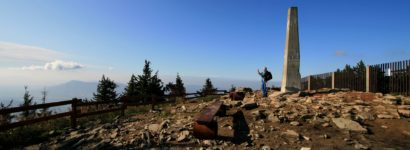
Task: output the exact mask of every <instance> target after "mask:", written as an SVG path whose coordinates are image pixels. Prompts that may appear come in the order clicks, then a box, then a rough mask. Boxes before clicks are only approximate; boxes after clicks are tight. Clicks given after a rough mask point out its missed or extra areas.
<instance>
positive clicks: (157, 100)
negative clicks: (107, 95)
mask: <svg viewBox="0 0 410 150" xmlns="http://www.w3.org/2000/svg"><path fill="white" fill-rule="evenodd" d="M226 93H227V91H226V90H217V91H216V92H215V93H213V94H208V95H223V94H226ZM191 95H194V96H193V97H190V96H191ZM202 96H204V95H203V94H201V93H187V94H186V97H184V98H185V99H187V100H189V99H194V98H198V97H202ZM175 102H176V97H175V96H171V95H165V96H161V97H158V96H150V97H145V98H141V97H123V98H121V99H120V100H112V101H93V102H82V101H81V100H80V99H76V98H74V99H72V100H66V101H60V102H51V103H45V104H37V105H31V106H23V107H12V108H3V109H0V115H1V116H7V115H9V114H12V113H18V112H22V111H29V110H35V109H42V108H50V107H56V106H64V105H71V111H68V112H62V113H57V114H52V115H48V116H44V117H39V118H33V119H28V120H21V121H18V122H11V123H7V124H0V131H5V130H9V129H12V128H16V127H20V126H25V125H30V124H34V123H38V122H43V121H47V120H53V119H58V118H62V117H68V116H70V122H71V127H72V128H76V127H77V119H78V118H82V117H86V116H92V115H98V114H103V113H109V112H115V111H121V115H122V116H124V114H125V110H126V109H127V106H141V105H151V106H152V107H153V108H154V105H158V104H165V103H175ZM103 104H105V105H114V106H115V107H114V108H108V109H103V110H97V111H92V112H85V113H82V112H81V111H79V108H81V107H83V106H96V107H98V105H103Z"/></svg>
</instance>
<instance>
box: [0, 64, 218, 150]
mask: <svg viewBox="0 0 410 150" xmlns="http://www.w3.org/2000/svg"><path fill="white" fill-rule="evenodd" d="M116 87H117V84H115V82H114V81H112V80H110V79H109V78H108V77H105V75H103V76H102V78H101V80H100V81H99V83H98V86H97V90H96V93H93V95H94V98H93V99H92V100H91V101H111V100H117V99H118V94H117V93H116V91H115V88H116ZM24 89H25V93H24V97H23V99H24V102H23V103H22V104H21V105H20V106H30V105H35V103H34V101H33V99H34V98H33V96H31V95H30V92H29V90H28V87H27V86H25V87H24ZM216 90H217V89H216V88H214V86H213V85H212V82H211V80H210V79H209V78H208V79H206V82H205V85H204V86H203V88H202V89H201V90H200V92H201V93H203V95H202V96H204V97H201V98H198V99H197V100H198V101H200V102H201V101H202V102H207V101H211V100H214V99H215V98H218V97H219V96H216V95H212V94H215V93H216ZM164 91H168V92H169V93H170V94H171V95H174V96H177V97H178V98H176V99H177V101H176V102H177V103H179V102H182V101H184V100H185V99H184V96H185V94H186V89H185V87H184V83H183V81H182V79H181V77H180V75H179V74H177V77H176V80H175V84H174V83H172V82H170V83H169V84H167V85H166V86H165V87H163V83H162V81H161V79H159V77H158V71H157V72H156V73H155V74H152V69H151V67H150V62H149V61H147V60H145V65H144V68H143V74H142V75H138V76H135V75H134V74H133V75H132V76H131V79H130V81H129V82H128V85H127V87H126V88H125V92H124V93H123V94H122V95H121V96H137V97H143V98H145V99H144V100H145V101H146V100H148V99H147V98H149V97H150V96H163V95H164ZM198 92H199V91H198ZM41 94H42V98H41V100H42V103H43V104H44V103H46V99H47V91H46V90H45V89H44V90H43V91H42V92H41ZM82 101H83V102H90V101H89V100H86V99H85V100H82ZM12 102H13V101H10V103H9V104H8V105H5V104H3V103H0V109H5V108H9V107H10V106H11V104H12ZM173 105H175V104H174V103H164V104H157V105H155V106H156V107H158V108H159V109H156V110H159V111H160V112H161V113H160V115H161V116H168V115H170V114H171V113H170V109H171V108H172V107H171V106H173ZM113 106H114V107H118V106H119V105H118V104H101V105H98V106H80V107H78V109H79V111H80V112H82V113H86V112H93V111H98V110H104V109H108V108H110V109H111V108H112V107H113ZM152 109H153V107H151V106H150V105H142V106H129V107H127V109H126V110H125V114H124V115H125V117H130V116H133V115H139V114H146V113H148V112H149V111H150V110H152ZM120 114H121V112H119V111H118V112H111V113H104V114H100V115H93V116H88V117H84V118H78V120H77V123H78V126H79V128H87V127H93V126H95V125H97V124H104V123H111V122H114V121H115V120H116V118H118V117H119V116H120ZM17 115H18V117H17V118H16V115H13V114H2V115H0V123H1V124H2V125H3V124H9V123H11V122H15V121H22V120H29V119H34V118H36V117H45V116H49V115H52V111H50V110H49V109H48V108H42V109H40V110H39V111H38V113H37V110H27V111H23V112H21V113H17ZM70 128H71V126H70V118H69V117H64V118H59V119H54V120H49V121H45V122H40V123H35V124H31V125H27V126H22V127H17V128H13V129H10V130H7V131H3V132H0V149H12V148H14V149H21V148H23V147H24V146H28V145H32V144H38V143H41V142H43V141H47V140H48V139H50V138H54V137H56V136H58V135H61V134H62V133H66V132H67V131H69V129H70Z"/></svg>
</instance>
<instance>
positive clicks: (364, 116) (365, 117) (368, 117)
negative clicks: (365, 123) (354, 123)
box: [356, 112, 375, 120]
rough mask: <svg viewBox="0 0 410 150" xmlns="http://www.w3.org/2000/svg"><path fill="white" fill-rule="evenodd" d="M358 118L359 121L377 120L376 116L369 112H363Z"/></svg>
mask: <svg viewBox="0 0 410 150" xmlns="http://www.w3.org/2000/svg"><path fill="white" fill-rule="evenodd" d="M356 117H357V119H361V120H374V119H375V118H374V115H373V114H372V113H369V112H361V113H359V114H358V115H357V116H356Z"/></svg>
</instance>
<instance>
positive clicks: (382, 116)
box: [377, 114, 394, 119]
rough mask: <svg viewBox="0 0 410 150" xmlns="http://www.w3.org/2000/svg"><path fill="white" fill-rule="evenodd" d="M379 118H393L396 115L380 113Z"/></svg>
mask: <svg viewBox="0 0 410 150" xmlns="http://www.w3.org/2000/svg"><path fill="white" fill-rule="evenodd" d="M377 118H379V119H393V118H394V117H393V116H392V115H386V114H379V115H377Z"/></svg>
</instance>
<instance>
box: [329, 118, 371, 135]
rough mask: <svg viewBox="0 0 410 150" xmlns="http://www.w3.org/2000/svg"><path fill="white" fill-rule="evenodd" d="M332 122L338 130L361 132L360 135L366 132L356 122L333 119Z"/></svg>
mask: <svg viewBox="0 0 410 150" xmlns="http://www.w3.org/2000/svg"><path fill="white" fill-rule="evenodd" d="M332 121H333V123H334V124H336V126H337V127H339V128H340V129H347V130H350V131H356V132H362V133H366V132H367V129H366V128H363V127H362V126H361V125H360V124H359V123H357V122H356V121H353V120H350V119H345V118H333V119H332Z"/></svg>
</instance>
